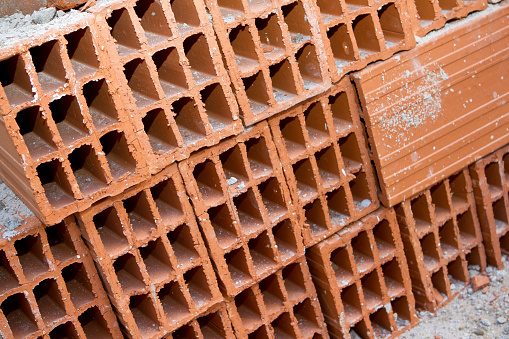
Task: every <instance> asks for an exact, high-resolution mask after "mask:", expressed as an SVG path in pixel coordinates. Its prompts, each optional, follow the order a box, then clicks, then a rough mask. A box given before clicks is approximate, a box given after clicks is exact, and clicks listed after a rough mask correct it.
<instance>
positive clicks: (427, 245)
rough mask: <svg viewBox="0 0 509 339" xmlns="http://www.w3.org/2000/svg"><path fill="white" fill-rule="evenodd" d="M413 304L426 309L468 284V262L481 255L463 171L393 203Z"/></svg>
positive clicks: (471, 195) (478, 261) (483, 262)
mask: <svg viewBox="0 0 509 339" xmlns="http://www.w3.org/2000/svg"><path fill="white" fill-rule="evenodd" d="M395 210H396V214H397V216H398V222H399V226H400V231H401V237H402V239H403V243H404V245H405V255H406V257H407V261H408V266H409V268H410V276H411V278H412V289H413V292H414V296H415V301H416V305H417V306H419V307H421V308H424V309H427V310H429V311H436V310H437V308H439V307H441V306H443V305H445V304H446V303H447V302H449V301H451V300H452V299H453V298H454V297H455V296H456V295H457V294H458V293H459V292H460V291H461V290H462V289H463V288H464V287H465V286H466V285H467V284H469V283H470V276H469V273H468V265H478V266H479V267H480V269H481V271H483V270H484V269H485V268H486V255H485V252H484V246H483V244H482V235H481V229H480V225H479V220H478V218H477V212H476V207H475V198H474V192H473V189H472V182H471V180H470V176H469V174H468V170H466V169H464V170H462V171H461V172H459V173H457V174H455V175H453V176H451V177H449V178H447V179H445V180H443V181H441V182H439V183H438V184H436V185H435V186H433V187H432V188H431V189H429V190H426V191H424V192H423V193H421V194H420V195H418V196H416V197H413V198H411V199H409V200H406V201H405V202H403V203H401V204H399V205H397V206H396V207H395Z"/></svg>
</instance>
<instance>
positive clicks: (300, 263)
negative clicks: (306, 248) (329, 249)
mask: <svg viewBox="0 0 509 339" xmlns="http://www.w3.org/2000/svg"><path fill="white" fill-rule="evenodd" d="M227 305H228V313H229V315H230V318H231V321H232V324H233V326H234V328H235V332H236V336H237V338H299V339H300V338H327V337H328V335H327V329H326V327H325V322H324V319H323V315H322V311H321V310H320V305H319V303H318V299H317V296H316V291H315V288H314V286H313V283H312V281H311V276H310V274H309V269H308V266H307V264H306V260H305V258H304V257H301V258H299V259H297V260H295V261H294V262H293V263H291V264H289V265H287V266H285V267H284V268H282V269H280V270H278V271H277V272H275V273H273V274H271V275H270V276H268V277H267V278H265V279H264V280H262V281H260V282H259V283H258V284H255V285H254V286H251V287H250V288H248V289H246V290H244V291H242V292H241V293H240V294H238V295H237V296H236V297H235V298H232V299H231V300H230V301H228V302H227Z"/></svg>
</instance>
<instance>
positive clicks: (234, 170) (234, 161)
mask: <svg viewBox="0 0 509 339" xmlns="http://www.w3.org/2000/svg"><path fill="white" fill-rule="evenodd" d="M219 158H220V159H221V164H222V167H223V172H224V175H225V177H226V182H227V183H228V186H229V188H230V189H233V188H238V187H239V186H240V187H245V186H246V184H248V183H249V176H248V174H247V170H246V166H245V163H244V158H243V156H242V152H241V150H240V146H239V145H238V144H237V145H235V146H234V147H232V148H230V149H229V150H227V151H225V152H223V153H222V154H221V155H220V156H219Z"/></svg>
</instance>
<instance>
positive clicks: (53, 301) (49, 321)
mask: <svg viewBox="0 0 509 339" xmlns="http://www.w3.org/2000/svg"><path fill="white" fill-rule="evenodd" d="M0 232H1V233H2V237H1V239H0V264H1V266H0V276H1V279H0V331H1V332H2V337H3V338H6V339H10V338H43V335H44V338H64V337H72V338H91V337H93V336H98V337H101V338H119V339H121V338H123V336H122V334H121V332H120V328H119V326H118V323H117V319H116V317H115V314H114V313H113V312H112V309H111V305H110V302H109V300H108V297H107V296H106V293H105V291H104V288H103V286H102V283H101V280H100V278H99V275H98V274H97V270H96V268H95V266H94V262H93V261H92V258H91V256H90V253H89V250H88V249H87V247H86V246H85V244H84V243H83V241H82V240H81V234H80V232H79V230H78V228H77V227H76V223H75V221H74V217H69V218H66V219H65V220H64V221H62V222H61V223H59V224H57V225H54V226H44V225H42V224H41V222H40V221H39V220H37V218H35V217H34V216H31V217H28V218H26V219H25V220H24V223H23V224H22V225H21V226H19V227H17V228H16V229H15V230H7V229H5V228H3V227H2V228H1V229H0Z"/></svg>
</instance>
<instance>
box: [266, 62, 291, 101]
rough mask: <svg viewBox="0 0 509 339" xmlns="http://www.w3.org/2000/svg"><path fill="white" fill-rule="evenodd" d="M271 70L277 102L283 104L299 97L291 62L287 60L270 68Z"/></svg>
mask: <svg viewBox="0 0 509 339" xmlns="http://www.w3.org/2000/svg"><path fill="white" fill-rule="evenodd" d="M269 70H270V78H271V80H272V90H273V92H274V99H275V100H276V102H278V103H282V102H284V101H286V100H290V99H293V98H294V97H296V96H297V87H296V85H295V81H294V77H293V72H292V66H291V65H290V61H288V60H287V59H285V60H283V61H282V62H280V63H278V64H276V65H273V66H270V67H269Z"/></svg>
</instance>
